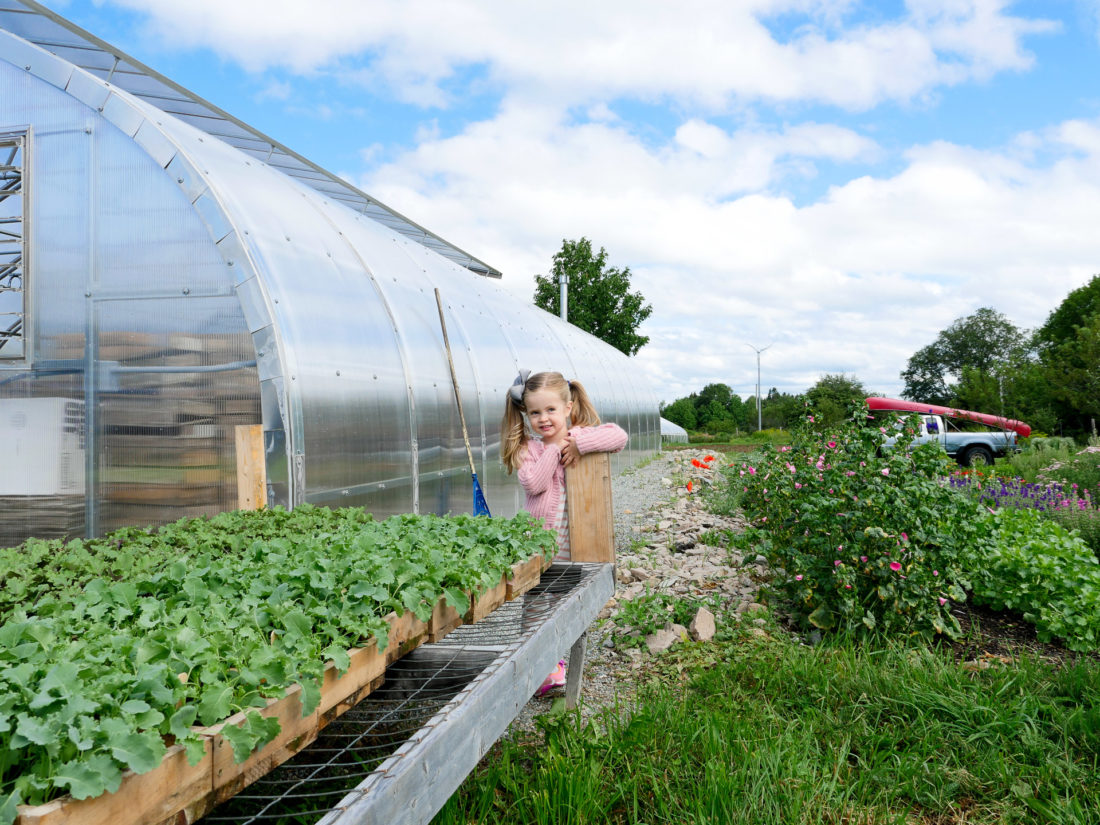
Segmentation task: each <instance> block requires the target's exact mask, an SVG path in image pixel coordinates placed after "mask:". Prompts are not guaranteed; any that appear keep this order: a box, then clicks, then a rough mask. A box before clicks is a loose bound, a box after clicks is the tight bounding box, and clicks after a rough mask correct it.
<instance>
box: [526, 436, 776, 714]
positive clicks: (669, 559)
mask: <svg viewBox="0 0 1100 825" xmlns="http://www.w3.org/2000/svg"><path fill="white" fill-rule="evenodd" d="M706 457H707V454H706V453H705V452H703V451H701V450H677V451H670V452H664V453H660V454H658V455H657V456H656V457H655V458H653V459H651V460H649V461H642V462H640V463H639V464H638V465H637V466H635V467H633V468H631V469H628V470H625V471H624V472H622V473H621V474H619V475H618V476H616V477H615V478H614V479H613V480H612V499H613V503H614V508H615V537H616V581H617V588H616V593H615V597H614V598H612V599H611V600H610V601H609V602H608V604H607V606H606V607H605V608H604V609H603V611H601V613H600V620H598V621H597V622H596V623H595V624H594V625H593V627H592V628H591V629H590V630H589V632H588V653H587V657H586V660H585V674H584V682H583V688H582V692H581V715H582V716H583V717H588V716H591V715H595V714H598V713H600V712H602V711H603V710H604V709H605V708H608V707H613V706H615V705H616V703H618V704H619V705H620V706H623V707H629V705H630V702H631V699H632V698H633V690H634V685H635V683H636V681H637V679H636V678H635V677H636V676H637V675H639V673H638V672H639V671H641V670H642V669H643V668H644V666H645V660H646V659H647V658H648V657H649V656H650V654H649V653H648V652H647V651H646V650H642V649H639V648H637V647H634V648H629V649H623V648H622V647H621V646H620V647H619V648H615V647H613V646H612V637H613V635H614V634H615V633H616V632H617V629H616V627H615V625H614V620H615V617H616V614H617V612H618V607H619V605H620V604H621V603H622V602H623V601H626V600H628V599H631V598H634V597H636V596H638V595H641V594H643V593H645V592H646V591H647V589H648V591H650V592H655V591H658V592H665V593H670V594H674V595H676V596H678V597H680V598H685V599H698V600H699V601H700V602H702V601H703V600H706V599H710V598H712V597H713V596H714V594H715V593H718V594H720V595H721V597H722V600H723V602H724V603H726V604H728V605H729V607H730V610H731V613H730V615H732V616H733V617H734V618H735V619H737V620H740V619H741V616H742V615H744V614H745V613H746V612H751V611H752V610H754V609H758V607H759V606H758V605H757V604H756V602H755V595H756V590H757V588H758V580H759V578H760V577H761V576H762V574H763V572H764V568H763V564H762V562H763V559H751V560H749V561H748V564H746V563H745V560H744V559H742V558H741V557H740V555H739V554H737V553H736V552H731V551H729V550H726V549H723V548H720V547H716V546H712V545H710V544H707V543H704V542H701V541H700V540H699V538H700V536H701V535H702V536H703V537H704V538H706V536H705V534H706V533H707V532H716V531H722V530H727V529H732V530H740V529H741V527H742V526H743V523H742V522H741V521H739V520H738V519H736V518H723V517H720V516H715V515H713V514H711V513H709V512H707V511H706V509H705V508H704V507H703V505H702V503H701V502H700V500H699V498H698V494H699V492H700V491H701V489H703V488H705V487H708V486H709V485H710V483H711V480H712V477H713V474H714V471H713V470H711V469H709V468H707V467H700V466H696V465H693V464H692V460H693V459H695V460H696V461H697V462H699V463H700V464H702V463H703V459H704V458H706ZM724 459H725V457H724V456H718V459H717V461H713V462H711V464H719V463H720V462H721V461H722V460H724ZM688 481H691V482H692V487H693V492H689V491H688V490H687V487H686V485H687V482H688ZM750 620H751V619H750ZM759 621H761V622H762V620H759ZM566 653H567V652H566V651H563V656H564V655H565V654H566ZM658 655H659V654H658ZM561 695H563V694H562V692H561V691H554V692H551V693H550V694H549V695H548V696H546V697H541V698H540V697H533V698H532V699H531V701H530V702H528V703H527V706H526V707H525V708H524V709H523V710H522V711H521V712H520V714H519V716H518V717H517V718H516V720H515V721H514V722H513V723H512V727H511V728H510V731H511V734H512V735H519V734H521V733H523V732H529V731H531V730H533V729H534V727H535V725H534V718H535V717H536V716H538V715H539V714H543V713H546V712H547V711H549V710H550V708H551V707H552V705H553V702H554V699H555V698H557V697H559V696H561Z"/></svg>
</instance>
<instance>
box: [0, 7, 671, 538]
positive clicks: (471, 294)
mask: <svg viewBox="0 0 1100 825" xmlns="http://www.w3.org/2000/svg"><path fill="white" fill-rule="evenodd" d="M500 278H501V275H500V273H499V272H497V271H496V270H494V269H493V268H492V267H491V266H489V265H487V264H485V263H483V262H481V261H479V260H477V259H476V258H474V257H473V256H471V255H469V254H467V253H466V252H464V251H463V250H462V249H460V248H459V247H457V246H455V245H453V244H451V243H448V242H447V241H444V240H443V239H441V238H439V237H438V236H436V235H435V234H433V233H431V232H429V231H427V230H425V229H424V228H422V227H420V226H418V225H417V224H415V223H413V222H412V221H410V220H409V219H407V218H405V217H403V216H402V215H400V214H398V213H396V212H395V211H393V210H391V209H389V208H387V207H386V206H384V205H382V204H380V203H379V202H377V201H376V200H374V199H373V198H371V197H369V196H368V195H366V194H364V193H363V192H361V191H359V190H357V189H355V188H354V187H352V186H351V185H349V184H348V183H346V182H345V181H343V180H341V179H339V178H337V177H336V176H334V175H332V174H330V173H328V172H326V171H325V170H323V169H321V168H320V167H318V166H316V165H315V164H313V163H311V162H310V161H308V160H306V159H305V158H303V157H302V156H300V155H298V154H296V153H295V152H293V151H292V150H290V149H288V148H287V147H284V146H282V145H280V144H279V143H277V142H276V141H274V140H272V139H271V138H269V137H266V136H265V135H263V134H261V133H259V132H257V131H256V130H254V129H252V128H251V127H249V126H247V125H246V124H244V123H242V122H240V121H239V120H237V119H235V118H233V117H232V116H231V115H229V114H227V113H226V112H224V111H222V110H220V109H218V108H216V107H215V106H213V105H211V104H209V103H207V102H205V101H203V100H201V99H200V98H198V97H196V96H195V95H193V94H191V93H189V92H187V91H186V90H184V89H182V88H181V87H179V86H178V85H176V84H175V83H173V82H171V81H170V80H168V79H166V78H164V77H162V76H160V75H158V74H157V73H156V72H154V71H153V70H151V69H149V68H147V67H145V66H143V65H141V64H140V63H138V62H137V61H135V60H134V59H132V58H130V57H128V56H127V55H125V54H123V53H122V52H120V51H118V50H116V49H114V48H112V47H111V46H109V45H108V44H106V43H104V42H102V41H101V40H99V39H97V38H96V37H94V36H93V35H91V34H89V33H87V32H84V31H82V30H81V29H79V28H77V27H75V26H74V25H72V24H71V23H69V22H68V21H66V20H65V19H63V18H61V17H59V16H58V15H56V14H54V13H53V12H51V11H49V10H48V9H46V8H44V7H42V6H41V5H39V4H37V3H34V2H30V0H0V466H2V467H3V470H2V472H0V501H2V506H0V513H3V515H2V516H0V545H10V544H15V543H18V542H19V541H21V540H23V539H24V538H26V537H27V536H30V535H34V536H42V537H46V536H68V535H88V536H92V535H100V534H102V533H105V532H107V531H109V530H112V529H114V528H116V527H119V526H122V525H127V524H162V523H166V522H170V521H174V520H176V519H178V518H181V517H184V516H192V515H197V514H212V513H215V512H219V511H224V510H231V509H235V508H236V507H237V506H238V504H239V500H240V495H241V490H240V483H239V479H240V471H241V454H242V450H245V451H247V449H248V445H249V444H252V445H254V447H255V451H256V454H257V455H259V456H260V460H259V464H260V470H259V474H260V477H261V490H260V493H259V496H258V497H259V498H260V499H261V502H262V503H266V504H267V505H283V506H286V507H294V506H295V505H297V504H300V503H302V502H309V503H313V504H318V505H325V506H343V505H360V506H364V507H366V508H368V509H369V510H371V511H372V512H374V513H376V514H380V515H387V514H392V513H399V512H422V513H441V514H442V513H447V512H461V511H469V509H470V468H469V464H468V463H467V459H466V451H465V448H464V445H463V438H462V428H461V426H460V419H459V415H458V410H457V407H456V403H455V396H454V392H453V388H452V380H451V373H450V371H449V369H448V363H447V355H446V350H445V348H444V342H443V335H442V332H441V326H440V314H439V312H438V311H437V305H436V300H435V295H434V291H435V290H436V289H438V290H439V291H440V294H441V296H442V301H443V305H444V315H445V318H446V324H447V331H448V334H449V338H450V344H451V348H452V351H453V354H454V366H455V370H456V374H457V380H458V383H459V385H460V387H461V390H462V403H463V408H464V412H465V420H466V422H467V424H468V426H469V430H470V433H469V434H470V440H471V445H472V447H473V451H474V459H475V463H476V468H477V473H478V476H479V478H480V479H481V480H482V486H483V488H484V490H485V493H486V496H487V499H488V503H489V506H490V508H491V510H492V511H493V513H494V515H496V514H501V515H510V514H513V513H515V512H516V511H517V510H518V509H519V507H520V504H521V502H522V500H521V499H520V498H519V492H520V488H519V485H518V484H517V483H516V482H515V480H514V479H511V478H507V477H506V476H505V475H504V472H503V469H502V467H501V466H500V462H499V458H498V444H499V420H500V415H501V412H502V409H503V404H504V398H505V391H506V389H507V387H508V386H509V385H510V384H511V383H512V381H513V379H514V377H515V376H516V374H517V371H518V370H519V369H520V368H526V369H532V370H540V369H557V370H560V371H562V372H563V373H566V374H567V376H568V377H570V378H577V379H579V380H581V381H582V382H583V383H584V384H585V386H586V387H587V388H588V389H589V390H590V392H591V394H592V396H593V400H594V401H595V404H596V407H597V409H599V410H600V412H601V414H602V415H603V417H604V418H605V420H611V421H615V422H617V423H619V424H620V425H621V426H622V427H623V428H624V429H626V430H627V431H628V432H629V434H630V446H629V448H628V450H627V451H625V452H624V453H622V454H619V455H617V456H615V457H614V459H613V461H614V467H613V469H620V468H622V467H624V466H628V465H629V464H632V463H633V462H635V461H636V460H637V459H638V457H639V456H640V455H641V454H645V453H648V452H652V451H654V450H656V449H659V446H660V440H661V430H660V422H659V416H658V404H657V399H656V396H655V395H654V394H653V392H652V390H650V389H649V388H648V384H647V382H646V381H645V379H644V377H643V375H642V374H641V372H640V369H639V368H638V367H637V366H636V365H635V364H634V362H632V361H631V360H630V359H629V358H627V357H626V356H625V355H623V354H621V353H620V352H618V351H617V350H615V349H613V348H611V347H609V346H607V345H605V344H603V343H602V342H600V341H599V340H597V339H595V338H593V337H592V336H589V335H588V334H586V333H583V332H581V331H579V330H578V329H576V328H575V327H572V326H570V325H569V324H567V323H565V322H563V321H561V320H559V319H558V318H556V317H554V316H552V315H550V314H548V313H546V312H543V311H542V310H540V309H538V308H536V307H534V306H533V305H530V304H528V303H526V302H524V301H522V300H520V299H518V298H516V297H515V296H513V295H511V294H509V293H508V292H507V291H506V290H505V289H504V288H503V287H502V285H501V281H500ZM250 439H251V440H250ZM242 445H244V446H242Z"/></svg>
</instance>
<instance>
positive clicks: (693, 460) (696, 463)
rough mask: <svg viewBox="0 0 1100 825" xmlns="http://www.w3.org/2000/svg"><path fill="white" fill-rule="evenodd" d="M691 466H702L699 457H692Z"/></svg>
mask: <svg viewBox="0 0 1100 825" xmlns="http://www.w3.org/2000/svg"><path fill="white" fill-rule="evenodd" d="M691 466H692V467H702V466H703V462H702V461H700V460H699V459H697V458H693V459H692V460H691Z"/></svg>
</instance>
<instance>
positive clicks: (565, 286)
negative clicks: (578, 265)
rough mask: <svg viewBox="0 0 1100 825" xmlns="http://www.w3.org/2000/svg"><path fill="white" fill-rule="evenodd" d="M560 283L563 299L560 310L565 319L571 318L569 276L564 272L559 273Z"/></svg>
mask: <svg viewBox="0 0 1100 825" xmlns="http://www.w3.org/2000/svg"><path fill="white" fill-rule="evenodd" d="M558 285H559V286H561V301H560V302H559V304H558V308H559V312H558V315H560V316H561V319H562V320H563V321H568V320H569V276H568V275H567V274H566V273H564V272H562V273H560V274H559V275H558Z"/></svg>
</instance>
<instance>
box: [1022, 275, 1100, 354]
mask: <svg viewBox="0 0 1100 825" xmlns="http://www.w3.org/2000/svg"><path fill="white" fill-rule="evenodd" d="M1096 315H1100V275H1093V276H1092V280H1091V281H1089V282H1088V283H1087V284H1085V285H1084V286H1082V287H1078V288H1077V289H1075V290H1073V291H1072V292H1071V293H1069V295H1067V296H1066V297H1065V298H1064V299H1063V300H1062V303H1060V304H1059V305H1058V307H1057V308H1056V309H1055V310H1054V311H1053V312H1051V313H1050V315H1049V316H1047V320H1046V322H1045V323H1044V324H1043V325H1042V326H1041V327H1039V329H1037V330H1035V342H1036V344H1037V345H1038V347H1039V349H1040V350H1043V349H1046V348H1048V347H1055V346H1057V345H1058V344H1061V343H1064V342H1066V341H1069V340H1072V339H1073V338H1074V337H1075V336H1076V332H1075V330H1076V328H1077V327H1081V326H1085V325H1087V324H1088V323H1089V321H1090V319H1092V318H1093V317H1094V316H1096Z"/></svg>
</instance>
